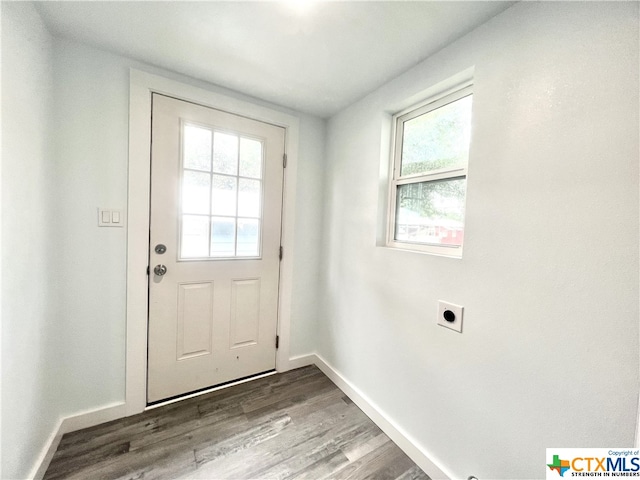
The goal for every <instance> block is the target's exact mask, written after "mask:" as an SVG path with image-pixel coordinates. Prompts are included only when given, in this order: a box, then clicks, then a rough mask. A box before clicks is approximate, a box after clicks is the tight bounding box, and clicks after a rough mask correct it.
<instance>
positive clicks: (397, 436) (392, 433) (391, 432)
mask: <svg viewBox="0 0 640 480" xmlns="http://www.w3.org/2000/svg"><path fill="white" fill-rule="evenodd" d="M309 356H311V357H315V358H314V362H313V363H315V364H316V366H317V367H318V368H319V369H320V370H322V372H323V373H324V374H325V375H326V376H327V377H329V378H330V379H331V381H333V383H335V384H336V385H337V386H338V388H339V389H340V390H342V391H343V392H344V393H346V394H347V396H348V397H349V398H350V399H351V400H353V402H354V403H355V404H356V405H357V406H358V407H360V409H361V410H362V411H363V412H364V413H365V414H366V415H367V416H368V417H369V418H371V420H372V421H373V422H374V423H375V424H376V425H377V426H378V427H380V429H381V430H382V431H383V432H384V433H385V434H387V436H388V437H389V438H390V439H391V440H393V442H394V443H395V444H396V445H398V447H400V448H401V449H402V451H403V452H404V453H406V454H407V455H408V456H409V457H410V458H411V460H413V461H414V462H415V463H416V464H417V465H418V466H419V467H420V468H421V469H422V470H423V471H424V473H426V474H427V475H429V477H431V478H432V479H433V480H437V479H443V480H444V479H447V480H448V479H451V478H454V477H453V475H452V474H451V473H447V470H446V469H445V468H443V467H442V466H441V465H439V464H438V463H437V462H435V461H434V460H433V459H432V457H431V456H430V455H429V454H428V453H427V452H425V451H424V450H423V449H422V448H421V447H419V446H418V445H417V443H416V442H415V441H414V440H413V439H412V438H411V436H410V435H408V434H407V433H406V432H405V431H404V430H403V429H402V428H401V427H399V426H398V425H397V424H396V423H395V422H394V421H393V420H391V419H389V418H388V417H387V415H386V414H385V413H384V412H382V410H380V408H378V406H377V405H376V404H375V403H373V402H372V401H371V400H370V399H369V398H368V397H367V396H366V395H365V394H363V393H362V392H361V391H360V390H359V389H358V388H357V387H355V386H354V385H353V384H352V383H351V382H349V380H347V379H346V378H345V377H343V376H342V374H340V373H339V372H338V371H337V370H336V369H335V368H333V367H332V366H331V365H329V364H328V363H327V362H326V361H325V360H324V359H323V358H322V357H321V356H319V355H309Z"/></svg>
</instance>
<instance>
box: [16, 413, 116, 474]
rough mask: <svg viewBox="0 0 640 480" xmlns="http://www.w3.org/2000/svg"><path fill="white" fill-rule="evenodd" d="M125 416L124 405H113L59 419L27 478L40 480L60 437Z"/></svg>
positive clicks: (58, 443)
mask: <svg viewBox="0 0 640 480" xmlns="http://www.w3.org/2000/svg"><path fill="white" fill-rule="evenodd" d="M125 415H126V408H125V404H124V403H114V404H111V405H107V406H105V407H102V408H97V409H93V410H87V411H84V412H80V413H77V414H75V415H70V416H68V417H64V418H61V419H60V420H58V423H57V425H56V426H55V428H54V429H53V432H51V435H50V436H49V439H48V440H47V443H46V444H45V446H44V447H43V449H42V452H41V453H40V455H39V456H38V459H37V461H36V465H35V466H34V467H33V469H32V474H31V475H29V478H33V480H42V478H43V477H44V474H45V472H46V471H47V468H49V464H50V463H51V459H52V458H53V455H54V454H55V453H56V450H57V449H58V445H60V440H62V436H63V435H64V434H65V433H70V432H75V431H76V430H81V429H83V428H89V427H93V426H95V425H99V424H101V423H105V422H110V421H111V420H116V419H118V418H122V417H124V416H125Z"/></svg>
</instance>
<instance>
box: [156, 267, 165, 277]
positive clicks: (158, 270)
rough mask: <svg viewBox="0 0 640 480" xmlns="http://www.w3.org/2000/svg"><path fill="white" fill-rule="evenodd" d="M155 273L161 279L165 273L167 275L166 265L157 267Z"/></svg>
mask: <svg viewBox="0 0 640 480" xmlns="http://www.w3.org/2000/svg"><path fill="white" fill-rule="evenodd" d="M153 273H155V274H156V275H158V276H159V277H161V276H163V275H164V274H165V273H167V267H165V266H164V265H156V266H155V268H154V269H153Z"/></svg>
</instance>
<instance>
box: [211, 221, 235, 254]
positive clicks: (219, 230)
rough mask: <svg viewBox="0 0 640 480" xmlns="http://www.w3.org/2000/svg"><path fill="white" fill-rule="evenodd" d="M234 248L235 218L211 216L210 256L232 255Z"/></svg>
mask: <svg viewBox="0 0 640 480" xmlns="http://www.w3.org/2000/svg"><path fill="white" fill-rule="evenodd" d="M235 250H236V219H235V218H225V217H212V218H211V256H212V257H233V256H234V255H235Z"/></svg>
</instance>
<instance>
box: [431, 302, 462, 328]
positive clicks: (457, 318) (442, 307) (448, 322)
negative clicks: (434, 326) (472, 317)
mask: <svg viewBox="0 0 640 480" xmlns="http://www.w3.org/2000/svg"><path fill="white" fill-rule="evenodd" d="M463 311H464V307H462V306H460V305H456V304H454V303H449V302H443V301H442V300H440V301H438V320H437V323H438V325H440V326H443V327H446V328H450V329H451V330H454V331H456V332H458V333H462V313H463Z"/></svg>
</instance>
